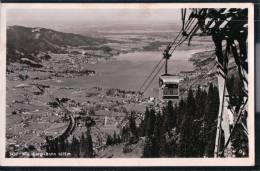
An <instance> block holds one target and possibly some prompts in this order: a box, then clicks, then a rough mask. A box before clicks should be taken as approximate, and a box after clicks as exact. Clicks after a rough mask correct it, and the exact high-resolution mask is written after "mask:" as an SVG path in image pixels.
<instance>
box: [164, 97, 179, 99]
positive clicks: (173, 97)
mask: <svg viewBox="0 0 260 171" xmlns="http://www.w3.org/2000/svg"><path fill="white" fill-rule="evenodd" d="M163 99H179V96H163Z"/></svg>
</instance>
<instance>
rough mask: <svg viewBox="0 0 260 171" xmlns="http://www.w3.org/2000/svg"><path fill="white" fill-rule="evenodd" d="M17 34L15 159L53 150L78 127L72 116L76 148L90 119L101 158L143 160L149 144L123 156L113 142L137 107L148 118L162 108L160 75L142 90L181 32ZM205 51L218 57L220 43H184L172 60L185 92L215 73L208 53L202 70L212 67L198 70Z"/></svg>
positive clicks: (9, 120) (9, 133)
mask: <svg viewBox="0 0 260 171" xmlns="http://www.w3.org/2000/svg"><path fill="white" fill-rule="evenodd" d="M9 29H10V32H8V34H9V36H8V39H9V40H8V47H7V48H8V54H7V63H8V65H7V71H6V78H7V79H6V88H7V94H6V116H7V117H6V137H7V144H6V149H7V151H12V152H16V154H17V156H16V155H14V156H13V157H27V156H23V154H22V153H23V152H28V151H34V152H37V153H44V152H46V148H45V145H46V137H55V136H59V135H60V134H62V133H63V132H64V130H66V129H67V127H68V125H69V124H71V123H70V122H71V121H70V120H69V117H68V116H73V118H75V120H76V122H75V123H74V124H75V129H73V131H72V132H71V134H70V135H68V138H67V139H68V143H71V142H72V141H73V138H76V139H80V138H81V136H82V135H83V134H85V132H86V131H87V126H85V122H86V121H87V119H88V117H91V119H93V121H94V123H95V124H94V125H93V126H91V136H92V141H93V149H94V152H95V154H96V157H141V154H142V148H141V147H142V146H143V142H142V141H143V140H140V141H139V142H138V143H137V144H136V147H132V146H133V145H131V148H135V149H136V150H132V152H130V153H128V154H126V155H123V152H122V148H123V146H124V144H123V143H122V144H118V145H116V146H111V147H106V141H107V137H108V135H110V136H113V135H114V134H116V136H117V135H119V136H120V135H121V131H122V130H121V128H122V125H121V124H122V120H123V119H124V118H125V117H126V116H128V115H129V113H130V112H131V109H132V106H133V105H135V108H134V109H133V110H134V111H135V112H137V113H139V114H140V115H141V116H142V114H143V113H144V111H145V108H146V106H148V105H149V104H153V103H154V101H153V100H151V99H153V98H154V97H155V98H157V96H158V94H157V89H158V76H157V77H156V78H155V79H154V81H153V82H152V83H151V85H150V86H149V88H148V89H147V91H146V92H145V93H144V94H143V95H142V92H139V91H138V89H139V87H140V86H141V84H142V82H143V80H144V79H145V78H146V77H147V75H148V74H149V73H150V72H151V70H152V69H153V67H154V66H155V65H156V64H157V63H158V61H159V60H160V59H161V58H162V52H163V49H164V48H165V47H166V46H167V44H168V43H169V42H170V41H171V39H172V37H174V34H175V33H173V32H170V33H168V32H156V33H154V32H151V33H149V32H148V33H147V32H146V33H136V32H134V33H129V32H123V33H113V32H112V33H111V32H110V33H107V34H105V35H104V33H103V34H102V33H100V35H101V37H88V36H87V37H85V36H81V35H77V34H72V33H70V34H68V33H62V32H57V31H53V30H49V29H43V28H27V27H21V26H14V27H11V28H9ZM21 32H22V33H23V34H21ZM19 35H26V36H24V37H19ZM169 35H170V36H169ZM27 43H28V44H27ZM205 50H209V53H210V50H212V44H210V43H209V41H208V39H207V38H198V39H196V40H195V41H193V44H192V45H191V46H187V44H184V45H183V46H181V47H180V48H179V49H178V50H177V51H176V53H175V54H174V55H173V57H172V58H171V60H170V62H169V72H170V73H172V74H179V75H181V76H182V77H183V82H182V83H181V84H182V88H183V90H181V91H183V92H184V91H186V89H188V88H189V83H190V82H193V81H194V80H195V79H196V78H195V76H198V75H203V74H204V75H205V74H207V72H208V71H209V70H210V68H209V67H206V66H207V65H208V64H209V63H210V64H211V63H212V64H213V61H214V55H212V54H211V55H208V54H207V55H206V57H205V59H206V58H209V57H208V56H210V58H209V61H208V62H206V63H205V64H204V65H200V66H202V67H203V66H204V70H203V69H199V68H198V67H197V66H196V65H194V63H195V62H198V59H196V55H195V54H196V53H199V52H203V51H205ZM192 59H193V60H192ZM194 60H195V62H194ZM212 64H211V65H212ZM193 71H197V72H193ZM189 72H192V74H189ZM161 73H162V71H161ZM161 73H159V74H161ZM195 74H197V75H195ZM214 81H216V80H215V78H214V76H209V77H208V79H207V81H205V82H203V81H198V83H197V84H198V85H204V86H205V87H207V86H208V85H207V84H208V82H214ZM194 87H195V88H196V87H197V85H194ZM68 111H69V113H70V114H68ZM66 113H67V114H68V116H67V117H66ZM137 123H138V121H137ZM111 148H112V149H111ZM113 148H115V149H120V150H119V151H120V152H119V154H118V153H117V154H113V155H112V156H111V155H109V154H110V153H111V150H112V151H115V150H113ZM30 155H32V154H30ZM33 157H35V156H33ZM36 157H37V156H36ZM38 157H39V156H38Z"/></svg>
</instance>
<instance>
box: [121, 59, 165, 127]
mask: <svg viewBox="0 0 260 171" xmlns="http://www.w3.org/2000/svg"><path fill="white" fill-rule="evenodd" d="M162 61H163V58H162V59H161V60H160V61H159V62H158V64H157V65H156V66H155V67H154V69H153V71H152V72H151V73H150V74H149V75H148V77H146V79H145V81H144V82H143V84H142V86H141V87H140V88H139V90H138V91H139V92H140V91H141V89H142V88H143V87H144V86H145V85H146V82H147V81H148V80H149V78H150V77H151V76H152V75H153V73H154V72H155V71H156V70H157V69H158V66H159V65H160V64H161V62H162ZM162 66H164V65H162ZM162 66H161V67H160V69H159V71H160V70H161V69H162ZM157 74H158V71H157V72H156V74H155V75H157ZM152 79H154V77H153V78H152ZM149 84H150V82H149ZM149 84H148V85H149ZM135 105H136V103H134V104H133V106H132V107H131V109H130V111H132V110H133V108H134V107H135ZM127 118H128V116H126V117H125V118H123V119H122V121H121V122H120V124H119V125H121V124H122V122H123V121H125V120H126V119H127Z"/></svg>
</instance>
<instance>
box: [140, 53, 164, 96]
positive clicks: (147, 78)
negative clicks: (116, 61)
mask: <svg viewBox="0 0 260 171" xmlns="http://www.w3.org/2000/svg"><path fill="white" fill-rule="evenodd" d="M162 61H163V58H162V59H161V60H160V61H159V62H158V64H157V65H156V66H155V67H154V69H153V70H152V72H151V73H150V74H149V75H148V76H147V77H146V79H145V80H144V82H143V84H142V85H141V86H140V88H139V89H138V92H140V91H141V90H142V88H143V87H144V86H145V84H146V82H147V81H148V80H149V78H150V77H151V76H152V75H153V73H154V72H155V71H156V69H157V68H158V66H159V65H160V64H161V62H162Z"/></svg>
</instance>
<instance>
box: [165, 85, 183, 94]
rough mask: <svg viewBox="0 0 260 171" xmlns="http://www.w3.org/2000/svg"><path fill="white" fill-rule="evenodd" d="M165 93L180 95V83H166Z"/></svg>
mask: <svg viewBox="0 0 260 171" xmlns="http://www.w3.org/2000/svg"><path fill="white" fill-rule="evenodd" d="M163 95H164V96H167V95H171V96H178V95H179V91H178V85H177V84H170V85H166V86H165V87H164V89H163Z"/></svg>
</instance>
